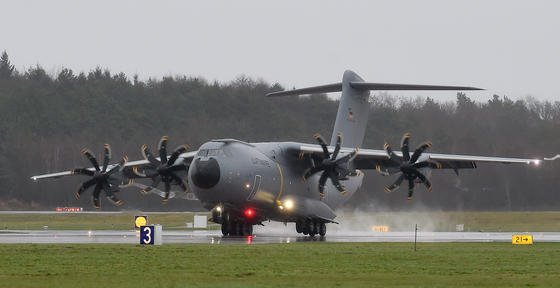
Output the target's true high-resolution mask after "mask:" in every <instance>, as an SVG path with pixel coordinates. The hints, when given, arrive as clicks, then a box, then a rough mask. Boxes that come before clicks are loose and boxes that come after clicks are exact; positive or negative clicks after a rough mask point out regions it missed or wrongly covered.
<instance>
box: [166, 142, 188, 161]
mask: <svg viewBox="0 0 560 288" xmlns="http://www.w3.org/2000/svg"><path fill="white" fill-rule="evenodd" d="M188 149H189V146H188V145H181V146H179V147H177V148H176V149H175V151H173V154H171V157H169V160H167V166H171V165H173V164H174V163H175V161H177V158H179V155H181V154H183V153H185V152H187V150H188Z"/></svg>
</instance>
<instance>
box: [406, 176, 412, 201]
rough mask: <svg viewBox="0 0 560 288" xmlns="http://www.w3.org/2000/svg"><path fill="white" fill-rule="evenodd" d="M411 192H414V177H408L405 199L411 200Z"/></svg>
mask: <svg viewBox="0 0 560 288" xmlns="http://www.w3.org/2000/svg"><path fill="white" fill-rule="evenodd" d="M412 193H414V178H412V177H410V178H408V197H407V200H412Z"/></svg>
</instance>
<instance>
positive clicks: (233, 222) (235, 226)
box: [212, 212, 253, 236]
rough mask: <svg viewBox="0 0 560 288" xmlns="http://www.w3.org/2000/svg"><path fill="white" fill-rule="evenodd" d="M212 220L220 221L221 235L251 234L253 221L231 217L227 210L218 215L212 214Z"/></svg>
mask: <svg viewBox="0 0 560 288" xmlns="http://www.w3.org/2000/svg"><path fill="white" fill-rule="evenodd" d="M212 220H213V221H214V222H216V223H220V224H221V228H222V235H224V236H251V235H253V223H251V222H248V221H246V220H245V219H242V218H235V217H231V215H230V214H229V213H227V212H224V213H221V215H220V216H218V215H215V216H214V215H213V219H212Z"/></svg>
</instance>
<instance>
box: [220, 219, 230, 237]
mask: <svg viewBox="0 0 560 288" xmlns="http://www.w3.org/2000/svg"><path fill="white" fill-rule="evenodd" d="M229 230H230V229H229V224H228V223H227V222H225V221H224V222H222V235H224V236H227V235H228V234H229Z"/></svg>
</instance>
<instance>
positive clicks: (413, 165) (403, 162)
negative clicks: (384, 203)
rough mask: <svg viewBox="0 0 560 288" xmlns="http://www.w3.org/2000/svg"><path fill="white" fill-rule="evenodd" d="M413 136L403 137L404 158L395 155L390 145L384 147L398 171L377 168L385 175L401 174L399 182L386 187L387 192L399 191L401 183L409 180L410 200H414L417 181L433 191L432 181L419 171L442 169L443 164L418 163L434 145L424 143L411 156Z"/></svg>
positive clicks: (402, 150)
mask: <svg viewBox="0 0 560 288" xmlns="http://www.w3.org/2000/svg"><path fill="white" fill-rule="evenodd" d="M411 136H412V135H411V134H410V133H405V134H404V135H403V138H402V141H401V152H402V157H399V156H398V155H397V154H395V152H394V151H393V149H391V146H389V144H388V143H385V145H384V147H383V148H384V149H385V151H387V155H388V156H389V161H390V162H392V163H393V164H394V165H395V166H397V167H398V168H396V169H395V168H393V169H391V168H390V169H389V170H385V171H381V168H380V166H377V167H376V169H377V171H379V172H381V173H382V174H384V175H391V174H395V173H399V172H400V173H401V175H400V176H399V178H397V180H395V182H393V184H391V185H389V186H387V187H385V192H387V193H390V192H393V191H395V190H397V189H398V188H399V187H400V185H401V183H402V182H403V181H404V180H407V181H408V198H407V199H408V200H411V199H412V194H413V193H414V186H415V180H416V179H418V180H419V181H420V183H424V185H425V186H426V188H427V189H428V191H429V192H431V191H432V184H431V183H430V180H428V178H427V177H426V176H425V175H424V174H422V173H421V172H420V170H419V169H421V168H426V167H429V168H432V169H440V168H441V164H440V163H437V162H434V161H429V160H428V161H420V162H417V161H418V159H419V158H420V156H422V153H424V151H426V150H427V149H429V148H431V147H432V143H431V142H429V141H426V142H424V143H422V144H421V145H420V146H418V148H416V150H414V153H413V154H412V156H411V155H410V151H409V140H410V138H411Z"/></svg>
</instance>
